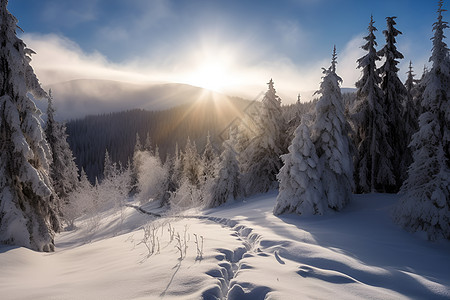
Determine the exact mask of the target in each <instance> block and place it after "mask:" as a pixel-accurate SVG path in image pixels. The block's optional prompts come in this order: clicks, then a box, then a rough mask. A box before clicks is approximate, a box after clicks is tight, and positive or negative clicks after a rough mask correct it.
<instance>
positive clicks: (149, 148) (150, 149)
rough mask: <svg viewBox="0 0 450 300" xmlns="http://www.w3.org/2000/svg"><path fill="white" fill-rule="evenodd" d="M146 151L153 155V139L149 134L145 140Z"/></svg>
mask: <svg viewBox="0 0 450 300" xmlns="http://www.w3.org/2000/svg"><path fill="white" fill-rule="evenodd" d="M143 150H144V151H148V152H149V153H150V154H153V147H152V139H151V138H150V133H148V132H147V136H146V138H145V144H144V149H143Z"/></svg>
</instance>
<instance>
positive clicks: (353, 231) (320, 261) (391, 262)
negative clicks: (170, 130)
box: [0, 193, 450, 299]
mask: <svg viewBox="0 0 450 300" xmlns="http://www.w3.org/2000/svg"><path fill="white" fill-rule="evenodd" d="M275 198H276V193H269V194H266V195H261V196H258V197H254V198H251V199H247V200H246V201H244V202H239V203H233V204H227V205H225V206H222V207H219V208H215V209H211V210H206V211H197V210H190V211H188V212H185V214H186V215H188V216H191V217H186V218H179V217H172V218H163V219H158V220H155V221H153V223H149V224H151V225H152V226H154V228H156V229H155V237H156V238H157V239H156V238H155V241H157V243H156V242H155V249H154V250H155V253H153V254H152V255H151V256H148V254H149V252H148V250H147V248H146V247H145V245H144V244H142V243H141V244H139V242H140V241H141V240H142V237H143V233H144V231H143V230H142V229H140V228H141V226H143V225H145V224H147V222H148V221H151V220H154V218H152V217H150V216H148V215H145V214H142V213H139V212H138V211H137V210H135V209H133V208H131V207H127V208H126V209H125V210H124V211H123V216H124V217H123V218H121V217H120V212H119V211H116V212H113V211H110V212H107V213H105V214H104V215H103V216H102V219H101V220H99V227H95V226H93V224H94V225H96V223H95V220H92V219H85V220H80V222H79V226H80V229H78V230H77V231H73V232H64V233H62V234H60V235H59V236H58V237H57V240H56V245H57V251H56V252H55V253H50V254H48V253H45V254H44V253H37V252H32V251H30V250H27V249H24V248H12V247H6V246H0V266H1V272H0V295H1V298H2V299H49V298H54V299H154V298H164V299H172V298H173V299H180V298H182V299H197V298H202V297H203V298H207V299H214V298H215V297H216V298H219V299H220V298H225V297H226V296H228V299H264V297H267V298H269V299H304V298H316V299H331V298H333V299H380V298H383V299H407V298H414V299H449V298H450V272H449V270H450V243H449V242H448V241H440V242H428V241H425V240H424V238H423V237H422V236H419V235H412V234H409V233H407V232H404V231H403V230H402V229H400V228H398V227H396V226H395V225H394V224H393V223H392V221H391V218H390V216H389V215H390V212H391V210H392V207H393V204H394V203H395V202H396V201H397V196H396V195H381V194H375V195H364V196H356V197H355V199H354V201H353V202H352V203H351V204H350V205H349V206H348V208H346V209H344V211H343V212H341V213H336V214H334V215H328V216H322V217H317V216H313V217H305V218H301V217H298V216H295V215H291V216H282V217H276V216H274V215H273V214H272V209H273V206H274V203H275ZM144 208H146V209H152V208H151V205H150V206H149V207H144ZM169 228H175V229H174V230H173V233H174V236H173V239H172V241H171V237H170V233H169ZM177 233H179V234H180V241H181V242H182V243H181V245H182V251H184V250H185V249H184V245H186V246H187V249H186V256H185V257H184V258H183V259H182V260H179V259H178V258H179V251H178V249H177V248H176V247H175V246H176V244H177V242H176V234H177ZM185 233H186V234H185ZM194 234H196V235H197V236H198V237H200V236H203V237H204V246H203V251H201V249H199V250H200V252H203V253H200V254H202V255H199V253H198V251H197V246H196V244H195V242H194V240H195V236H194ZM184 236H186V243H185V244H184V243H183V240H184ZM158 245H159V251H158V249H157V248H158ZM200 248H201V247H200Z"/></svg>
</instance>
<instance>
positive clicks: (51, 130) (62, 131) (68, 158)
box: [44, 90, 78, 205]
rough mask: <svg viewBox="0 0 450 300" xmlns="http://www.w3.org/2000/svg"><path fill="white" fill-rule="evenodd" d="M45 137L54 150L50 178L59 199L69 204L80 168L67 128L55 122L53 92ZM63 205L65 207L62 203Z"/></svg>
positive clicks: (50, 95) (50, 97) (49, 104)
mask: <svg viewBox="0 0 450 300" xmlns="http://www.w3.org/2000/svg"><path fill="white" fill-rule="evenodd" d="M44 131H45V137H46V139H47V142H48V144H49V146H50V149H51V150H52V160H51V164H50V176H51V179H52V182H53V188H54V189H55V192H56V194H57V195H58V198H59V199H60V200H61V201H63V202H67V201H68V200H69V199H68V196H69V195H70V193H72V192H73V191H74V190H75V189H76V188H77V185H78V168H77V166H76V164H75V158H74V157H73V153H72V150H71V149H70V146H69V143H68V142H67V133H66V126H65V125H64V124H61V123H59V122H57V121H56V120H55V109H54V108H53V97H52V91H51V90H50V91H49V97H48V107H47V122H46V124H45V128H44ZM61 205H64V204H63V203H61Z"/></svg>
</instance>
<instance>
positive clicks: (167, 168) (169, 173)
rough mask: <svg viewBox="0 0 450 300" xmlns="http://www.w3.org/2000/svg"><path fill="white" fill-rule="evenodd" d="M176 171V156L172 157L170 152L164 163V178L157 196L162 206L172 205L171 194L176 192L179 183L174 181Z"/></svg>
mask: <svg viewBox="0 0 450 300" xmlns="http://www.w3.org/2000/svg"><path fill="white" fill-rule="evenodd" d="M174 173H175V157H171V156H170V154H167V157H166V161H165V162H164V165H163V175H164V178H163V180H162V181H161V189H160V191H159V193H158V195H157V196H156V198H157V199H158V200H159V201H160V203H161V207H163V206H169V205H170V196H171V195H172V193H174V192H175V191H176V190H177V188H178V184H177V183H176V182H175V181H174V178H175V176H174Z"/></svg>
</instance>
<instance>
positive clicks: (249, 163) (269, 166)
mask: <svg viewBox="0 0 450 300" xmlns="http://www.w3.org/2000/svg"><path fill="white" fill-rule="evenodd" d="M268 85H269V89H268V90H267V92H266V94H265V95H264V98H263V99H262V106H261V108H260V110H259V115H258V116H256V119H255V123H256V128H255V131H256V132H255V134H256V136H255V137H253V138H252V139H251V140H250V142H249V145H248V147H247V148H246V149H245V151H244V153H243V156H245V157H246V159H245V160H246V161H245V166H243V172H244V176H243V188H244V192H245V193H246V195H253V194H257V193H265V192H267V191H268V190H270V189H271V188H274V187H276V185H277V179H276V176H277V174H278V172H279V171H280V168H281V166H282V161H281V157H280V156H281V155H282V154H285V153H286V148H287V147H286V146H285V144H286V138H285V135H286V122H285V120H284V119H283V113H282V111H281V99H280V98H279V97H278V96H277V94H276V91H275V88H274V83H273V80H272V79H270V81H269V83H268Z"/></svg>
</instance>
